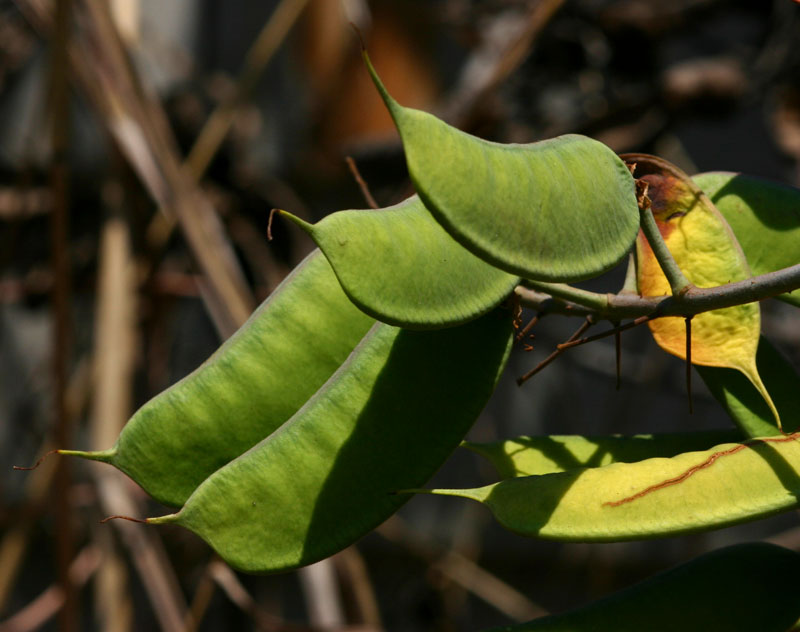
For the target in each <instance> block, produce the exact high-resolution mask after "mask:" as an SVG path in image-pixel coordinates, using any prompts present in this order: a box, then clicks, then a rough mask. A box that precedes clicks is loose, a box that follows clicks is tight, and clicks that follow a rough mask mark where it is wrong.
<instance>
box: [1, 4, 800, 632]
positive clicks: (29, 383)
mask: <svg viewBox="0 0 800 632" xmlns="http://www.w3.org/2000/svg"><path fill="white" fill-rule="evenodd" d="M350 23H352V24H355V25H357V26H358V28H359V29H360V31H361V33H362V34H363V37H364V40H365V42H366V44H367V46H368V48H369V52H370V54H371V56H372V59H373V62H374V64H375V66H376V67H377V69H378V71H379V73H380V74H381V76H382V78H383V79H384V81H385V83H386V84H387V86H388V88H389V90H390V92H392V94H393V95H394V96H395V97H396V98H397V99H398V101H400V102H401V103H403V104H404V105H409V106H414V107H418V108H423V109H426V110H429V111H432V112H434V113H436V114H437V115H439V116H440V117H442V118H444V119H445V120H447V121H448V122H450V123H452V124H454V125H457V126H459V127H460V128H462V129H464V130H466V131H469V132H470V133H473V134H477V135H479V136H482V137H484V138H488V139H492V140H496V141H502V142H531V141H535V140H539V139H542V138H548V137H552V136H556V135H559V134H563V133H572V132H575V133H582V134H586V135H589V136H593V137H594V138H597V139H599V140H601V141H603V142H604V143H606V144H608V145H609V146H611V147H612V148H613V149H614V150H615V151H617V152H630V151H637V152H649V153H654V154H658V155H660V156H663V157H665V158H667V159H669V160H671V161H673V162H675V163H676V164H678V165H679V166H680V167H682V168H683V169H684V170H686V171H687V172H689V173H695V172H698V171H707V170H730V171H742V172H746V173H749V174H754V175H759V176H764V177H767V178H770V179H773V180H777V181H781V182H784V183H789V184H793V185H795V186H796V185H798V184H800V182H798V180H799V179H800V47H798V45H797V43H798V42H800V4H798V3H796V2H793V1H792V0H774V1H769V0H749V1H748V0H738V1H735V0H673V1H672V2H653V1H651V0H483V1H477V0H476V1H472V2H470V1H469V0H435V1H434V0H427V1H423V0H402V1H401V0H373V1H371V2H370V1H368V0H280V1H276V0H260V1H256V0H228V1H226V2H214V1H213V0H171V1H170V2H159V1H157V0H16V1H15V2H9V1H8V0H3V1H0V471H2V472H3V475H2V476H1V477H0V630H2V631H3V632H10V631H12V630H14V631H22V630H39V629H41V630H64V631H73V630H120V631H126V630H165V631H166V630H270V631H271V630H319V629H326V630H338V629H361V630H381V629H385V630H398V631H401V630H402V631H405V630H408V631H416V630H442V631H450V630H477V629H482V628H485V627H488V626H491V625H500V624H508V623H513V622H515V621H524V620H528V619H532V618H534V617H537V616H540V615H542V614H544V613H547V612H559V611H563V610H565V609H569V608H573V607H576V606H578V605H580V604H582V603H585V602H586V601H587V600H590V599H593V598H596V597H599V596H602V595H605V594H608V593H609V592H611V591H614V590H617V589H619V588H621V587H624V586H626V585H629V584H631V583H633V582H635V581H638V580H640V579H642V578H644V577H646V576H648V575H650V574H653V573H654V572H657V571H659V570H663V569H665V568H668V567H669V566H672V565H674V564H676V563H679V562H682V561H685V560H688V559H690V558H692V557H694V556H696V555H698V554H700V553H702V552H704V551H706V550H710V549H714V548H717V547H719V546H722V545H724V544H729V543H733V542H739V541H745V540H753V539H756V540H758V539H769V540H771V541H774V542H779V543H781V544H783V545H785V546H789V547H792V548H795V549H798V550H800V534H799V533H798V528H799V527H798V520H797V518H796V516H795V515H794V514H790V515H784V516H780V517H777V518H774V519H770V520H765V521H761V522H759V523H756V524H753V525H745V526H740V527H736V528H731V529H725V530H721V531H717V532H714V533H709V534H702V535H696V536H690V537H681V538H674V539H667V540H661V541H658V542H656V543H627V544H605V545H597V544H593V545H583V544H559V543H547V542H537V541H532V540H526V539H523V538H521V537H519V536H516V535H514V534H511V533H507V532H505V531H503V530H501V529H500V528H499V527H497V526H496V525H495V524H493V523H492V521H491V519H490V517H489V515H488V513H487V512H486V511H485V510H483V509H482V508H481V507H479V506H478V505H473V504H469V503H465V502H463V501H459V500H456V499H447V498H444V499H442V498H433V497H420V498H415V499H413V500H412V501H411V502H410V503H409V504H408V505H407V506H406V507H405V508H404V509H403V510H402V511H401V512H400V513H399V514H398V515H397V516H396V517H394V518H392V519H390V520H389V521H388V522H387V523H386V524H384V525H383V526H382V527H381V528H380V529H378V530H377V531H376V532H375V533H372V534H370V535H369V536H367V537H365V538H364V539H363V540H362V541H361V542H359V543H358V544H357V545H356V546H354V547H351V548H350V549H348V550H346V551H344V552H342V553H341V554H339V555H337V556H336V557H334V558H332V559H331V560H328V561H326V562H325V563H321V564H318V565H315V566H313V567H311V568H309V569H306V570H303V571H300V572H295V573H289V574H286V575H280V576H270V577H250V576H244V575H241V574H238V573H235V572H233V571H232V570H231V569H230V568H228V567H227V566H226V565H225V564H223V563H222V562H220V561H219V560H218V559H216V558H215V557H214V555H213V554H212V552H211V550H210V549H209V547H208V546H206V545H205V544H204V543H203V542H202V541H201V540H199V539H198V538H196V537H194V536H193V535H192V534H190V533H188V532H186V531H183V530H181V529H179V528H166V527H164V528H152V527H150V528H148V527H144V526H143V525H136V524H132V523H128V522H123V521H114V522H112V523H108V524H99V520H100V519H101V518H103V517H104V516H108V515H110V514H128V515H133V516H140V517H144V516H148V515H158V514H160V513H163V512H164V511H165V508H163V507H161V506H159V505H157V504H156V503H154V502H153V501H151V500H149V499H148V497H147V496H146V495H145V494H144V493H143V492H142V491H141V490H140V489H139V488H138V487H137V486H136V485H135V484H133V483H131V482H130V481H128V480H127V479H126V478H125V477H124V476H122V475H120V474H117V473H116V472H115V471H114V470H113V469H112V468H110V467H108V466H102V465H97V467H93V465H95V464H89V463H83V462H80V463H79V462H74V461H73V462H70V461H68V460H67V459H60V460H59V459H58V458H52V459H50V460H48V461H45V462H44V464H43V465H42V466H41V467H40V468H38V469H37V470H35V471H33V472H13V471H12V470H11V466H12V465H15V464H16V465H29V464H31V463H33V462H35V461H36V460H37V458H38V457H39V456H41V455H42V454H43V453H45V452H46V451H47V450H49V449H51V448H53V447H56V446H58V447H76V448H82V449H91V448H106V447H109V446H111V445H112V444H113V442H114V440H115V438H116V436H117V435H118V434H119V431H120V428H121V427H122V425H123V424H124V423H125V420H126V419H127V418H128V417H129V416H130V414H131V413H132V412H133V411H134V410H135V409H136V408H137V407H138V406H139V405H141V404H142V403H143V402H145V401H146V400H147V399H149V398H150V397H152V396H153V395H155V394H157V393H158V392H160V391H161V390H163V389H164V388H166V387H167V386H169V385H170V384H172V383H173V382H175V381H176V380H178V379H180V378H181V377H182V376H184V375H186V374H187V373H188V372H190V371H191V370H192V369H194V368H195V367H196V366H197V365H199V364H200V363H201V362H202V361H203V360H204V359H205V358H206V357H207V356H208V355H209V354H210V353H211V352H212V351H213V350H214V349H215V348H216V347H217V346H218V345H219V343H220V342H221V341H222V340H224V339H225V338H227V337H228V336H229V335H230V334H231V333H232V332H233V331H235V329H236V328H237V327H238V326H239V325H240V324H241V323H242V322H243V321H244V320H245V319H246V317H247V315H248V314H249V313H250V311H251V310H252V309H253V308H254V307H255V305H257V304H258V303H259V302H260V301H262V300H263V299H264V298H265V297H266V296H267V295H268V294H269V293H270V291H271V290H272V289H273V288H274V287H275V286H276V285H277V284H278V283H279V282H280V280H281V279H282V278H283V276H284V275H285V274H286V273H287V272H288V271H289V270H290V269H291V268H292V267H293V266H294V265H295V264H296V263H298V262H299V261H300V260H301V259H302V258H303V257H304V256H305V255H306V254H307V253H308V252H309V251H310V250H311V249H312V244H311V242H310V241H309V240H308V239H307V238H306V237H304V236H303V235H302V234H301V233H299V232H298V231H297V230H294V229H293V227H292V226H289V225H287V224H286V223H284V222H280V221H277V222H276V223H275V225H274V226H273V227H272V232H273V234H274V239H273V240H272V241H271V242H268V240H267V224H268V217H269V211H270V209H272V208H273V207H280V208H285V209H287V210H290V211H291V212H293V213H295V214H297V215H299V216H301V217H304V218H306V219H309V220H314V221H315V220H317V219H319V218H321V217H323V216H324V215H325V214H327V213H330V212H333V211H336V210H340V209H345V208H364V207H367V206H368V203H367V201H365V199H364V196H363V195H362V191H361V189H360V187H359V184H358V182H357V178H356V177H355V176H354V173H353V169H352V167H351V166H349V165H348V162H347V160H346V159H347V158H348V157H349V158H350V159H351V160H352V163H353V164H354V165H357V168H358V171H359V172H360V176H361V177H362V178H363V180H364V181H365V182H366V184H367V185H368V186H369V189H370V191H371V194H372V195H373V196H374V198H375V200H376V201H377V204H378V205H380V206H387V205H390V204H393V203H396V202H398V201H400V200H402V199H404V198H405V197H407V196H408V195H410V193H411V192H412V189H411V186H410V183H409V181H408V178H407V174H406V172H405V166H404V160H403V153H402V148H401V146H400V144H399V140H398V137H397V135H396V134H395V132H394V129H393V127H392V124H391V121H390V119H389V117H388V115H387V114H386V112H385V110H384V108H383V106H382V104H381V102H380V101H379V99H378V96H377V94H376V92H375V90H374V89H373V87H372V85H371V83H370V81H369V79H368V76H367V74H366V72H365V70H364V68H363V65H362V63H361V60H360V55H359V45H358V41H357V38H356V36H355V34H354V33H353V30H352V28H351V27H350ZM621 282H622V271H621V270H615V271H613V272H612V273H610V274H608V275H606V276H605V277H604V278H602V279H598V280H595V281H593V282H592V284H590V286H589V287H592V288H593V289H598V290H601V291H616V290H617V289H618V288H619V287H620V286H621ZM789 309H790V308H788V307H786V306H784V305H781V304H778V305H775V304H773V302H772V301H768V302H765V303H764V331H765V332H766V333H767V334H768V336H769V337H770V338H771V339H772V340H773V341H774V342H775V343H776V344H777V345H778V346H779V347H780V348H781V349H782V350H783V351H784V352H785V353H786V354H787V356H788V357H789V358H791V359H792V360H793V362H794V363H795V365H796V366H800V332H799V331H798V328H797V320H796V316H794V319H792V314H791V312H790V311H789ZM577 325H578V323H577V322H573V321H570V320H568V319H567V318H560V317H555V316H554V317H551V318H548V319H545V320H543V321H542V322H541V323H539V324H538V325H537V326H536V328H535V329H534V333H535V334H536V338H535V340H534V349H533V351H530V352H524V351H523V350H522V349H520V350H518V351H517V352H516V353H515V355H514V356H513V358H512V362H511V364H510V366H509V369H508V371H507V376H506V378H505V379H504V380H503V382H502V383H501V384H500V386H499V387H498V390H497V392H496V394H495V396H494V398H493V399H492V401H491V402H490V405H489V406H488V407H487V409H486V411H485V413H484V414H483V416H482V417H481V419H480V420H479V421H478V423H477V424H476V425H475V427H474V428H473V430H472V432H471V434H470V438H472V439H476V440H489V439H493V438H499V437H507V436H512V435H517V434H542V433H559V434H567V433H581V434H609V433H644V432H653V431H679V430H689V429H696V428H704V429H708V428H724V427H728V426H729V425H730V421H729V420H727V418H726V417H725V414H724V413H723V411H722V409H721V408H720V407H719V406H718V405H717V404H716V403H715V402H714V401H713V400H712V399H711V398H710V397H709V396H708V395H707V393H706V392H705V391H704V390H703V387H702V384H701V383H700V380H695V386H696V390H697V392H696V393H695V401H694V408H695V412H694V414H693V415H691V416H690V415H689V414H688V405H687V402H686V395H685V387H684V382H683V381H684V378H683V366H682V364H681V362H679V361H678V360H676V359H675V358H672V357H669V356H666V355H665V354H663V353H662V352H661V351H660V350H658V349H657V348H656V346H655V344H654V343H653V342H652V340H651V339H650V338H649V336H648V334H647V332H646V331H641V330H633V331H631V332H630V333H626V334H625V335H624V337H623V350H624V353H623V359H622V376H621V378H622V379H621V387H620V389H619V390H615V377H614V373H615V370H614V350H613V342H608V343H606V342H605V341H601V342H598V343H596V344H593V345H587V346H584V347H581V348H579V349H576V350H574V351H571V352H570V353H569V354H565V355H564V356H563V357H562V358H561V359H560V360H559V361H558V362H556V363H554V364H553V365H551V366H550V367H548V368H547V369H546V370H545V371H543V372H542V373H540V374H539V375H537V376H536V377H535V378H534V379H533V380H531V381H530V382H529V383H527V384H525V385H524V386H523V387H522V388H518V387H517V386H516V384H515V383H514V378H515V377H517V376H518V375H521V374H522V373H524V372H525V371H526V370H527V369H529V368H530V367H532V366H533V365H534V364H536V363H537V362H538V361H539V360H541V359H542V358H544V357H545V356H546V355H547V354H548V353H549V352H550V351H551V350H552V349H553V348H554V345H555V344H556V343H558V342H560V341H562V340H564V339H565V338H567V337H568V336H569V335H570V334H571V333H572V331H573V330H574V329H575V327H577ZM495 479H496V475H495V474H494V473H493V472H492V471H491V469H490V468H489V467H488V466H486V465H485V464H483V463H482V462H480V461H479V460H478V458H477V457H476V456H474V455H472V454H469V453H466V452H463V451H457V452H456V453H455V454H454V455H453V457H452V458H451V459H450V461H449V462H448V463H447V464H446V465H445V466H444V467H443V468H442V470H441V471H440V472H439V473H438V474H437V476H436V478H435V479H434V481H433V484H437V485H439V486H453V487H466V486H475V485H481V484H486V483H489V482H491V481H493V480H495Z"/></svg>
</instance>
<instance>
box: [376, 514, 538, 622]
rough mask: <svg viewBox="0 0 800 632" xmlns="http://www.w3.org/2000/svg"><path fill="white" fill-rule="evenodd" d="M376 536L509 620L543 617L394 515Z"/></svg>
mask: <svg viewBox="0 0 800 632" xmlns="http://www.w3.org/2000/svg"><path fill="white" fill-rule="evenodd" d="M377 533H378V534H380V535H381V536H383V537H384V538H386V539H387V540H389V541H391V542H395V543H398V544H401V545H403V546H404V547H405V548H406V549H408V550H409V551H411V553H413V554H414V555H417V556H419V557H421V558H423V559H425V560H427V561H428V562H430V563H431V564H432V565H435V567H436V569H437V570H438V571H439V572H440V573H442V574H443V575H445V576H446V577H447V578H448V579H449V580H450V581H452V582H453V583H455V584H457V585H459V586H461V587H462V588H464V589H465V590H468V591H469V592H471V593H472V594H473V595H475V596H476V597H478V598H479V599H482V600H483V601H485V602H486V603H488V604H489V605H490V606H492V607H493V608H496V609H497V610H498V611H499V612H502V613H503V614H505V615H506V616H507V617H509V618H511V619H513V620H516V621H528V620H530V619H535V618H536V617H541V616H543V615H546V614H547V611H546V610H544V608H542V607H541V606H539V605H538V604H536V603H534V602H532V601H531V600H530V599H528V598H527V597H526V596H525V595H523V594H522V593H520V592H519V591H518V590H517V589H516V588H514V587H513V586H510V585H509V584H507V583H506V582H504V581H503V580H501V579H500V578H499V577H497V576H496V575H493V574H492V573H490V572H489V571H487V570H486V569H485V568H483V567H481V566H479V565H478V564H476V563H475V562H473V561H472V560H470V559H469V558H468V557H465V556H463V555H461V554H459V553H456V552H455V551H451V550H446V549H445V548H444V547H442V546H441V545H438V544H437V543H435V542H433V541H432V540H430V539H429V538H425V537H423V536H422V535H420V534H418V533H416V532H415V531H412V530H411V529H410V528H409V527H408V526H406V524H405V522H404V521H403V520H402V518H400V517H399V516H397V515H394V516H392V517H391V518H390V519H389V520H387V521H386V522H384V523H383V524H382V525H381V526H380V527H378V529H377Z"/></svg>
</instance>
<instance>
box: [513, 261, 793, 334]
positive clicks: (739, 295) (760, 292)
mask: <svg viewBox="0 0 800 632" xmlns="http://www.w3.org/2000/svg"><path fill="white" fill-rule="evenodd" d="M525 285H530V286H532V287H535V288H536V289H537V290H538V291H531V290H530V289H528V288H526V287H522V286H520V287H517V289H516V293H517V295H518V296H519V297H520V301H521V304H522V305H523V306H524V307H530V308H533V309H537V310H540V311H541V310H542V308H543V305H544V304H548V309H547V311H550V312H558V313H561V314H575V315H578V316H586V315H587V311H588V312H590V313H593V314H594V315H595V316H596V317H597V318H602V319H606V320H622V319H625V318H637V317H639V316H652V317H654V318H660V317H662V316H682V317H684V318H686V317H689V316H694V315H696V314H701V313H702V312H708V311H711V310H715V309H722V308H725V307H733V306H734V305H743V304H745V303H753V302H755V301H762V300H764V299H766V298H771V297H773V296H777V295H778V294H783V293H785V292H791V291H792V290H796V289H798V288H800V264H796V265H793V266H791V267H789V268H783V269H782V270H776V271H774V272H768V273H767V274H761V275H759V276H755V277H752V278H749V279H745V280H744V281H737V282H735V283H728V284H726V285H719V286H716V287H710V288H698V287H695V286H693V285H692V286H690V287H689V288H688V289H686V290H685V291H684V292H683V293H681V294H676V295H673V296H667V297H660V296H652V297H645V296H639V295H638V294H631V293H627V292H620V293H619V294H609V295H605V294H596V293H594V292H587V291H586V290H580V289H577V288H570V287H569V286H565V285H563V284H560V283H559V284H551V283H538V282H531V281H525ZM565 288H569V291H567V290H566V289H565ZM549 290H552V293H550V292H549ZM543 293H547V294H543ZM553 297H556V298H553ZM600 299H602V300H600ZM603 305H605V306H603Z"/></svg>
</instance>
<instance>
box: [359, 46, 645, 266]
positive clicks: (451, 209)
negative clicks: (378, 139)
mask: <svg viewBox="0 0 800 632" xmlns="http://www.w3.org/2000/svg"><path fill="white" fill-rule="evenodd" d="M365 59H366V58H365ZM366 61H367V65H368V67H369V69H370V72H371V73H372V77H373V80H374V81H375V85H376V86H377V87H378V90H379V91H380V93H381V96H382V97H383V100H384V101H385V103H386V106H387V107H388V108H389V112H390V113H391V115H392V117H393V118H394V121H395V124H396V125H397V129H398V131H399V132H400V137H401V138H402V140H403V146H404V148H405V151H406V162H407V163H408V172H409V175H410V176H411V180H412V181H413V182H414V187H415V188H416V190H417V193H418V194H419V196H420V197H421V198H422V200H423V202H424V203H425V206H427V207H428V210H430V212H431V213H433V215H434V216H435V217H436V219H437V220H439V222H441V224H442V226H444V227H445V228H446V229H447V230H448V232H450V234H451V235H452V236H453V237H454V238H455V239H456V240H457V241H459V242H460V243H461V244H462V245H463V246H464V247H466V248H468V249H469V250H471V251H472V252H474V253H475V254H476V255H478V256H479V257H483V258H484V259H486V260H487V261H489V262H490V263H492V264H494V265H496V266H497V267H498V268H500V269H502V270H506V271H508V272H512V273H514V274H519V275H520V276H523V277H529V278H533V279H538V280H541V281H576V280H578V279H585V278H589V277H592V276H596V275H597V274H599V273H601V272H604V271H606V270H608V269H609V268H611V267H612V266H614V265H615V264H617V263H619V262H620V261H621V260H622V258H623V257H625V255H626V254H627V253H628V251H629V250H630V248H631V245H632V244H633V240H634V239H635V238H636V233H637V232H638V228H639V210H638V207H637V205H636V198H635V196H634V184H633V178H632V177H631V174H630V171H629V170H628V168H627V167H626V166H625V163H623V162H622V160H620V159H619V158H618V157H617V156H616V155H615V154H614V152H612V151H611V150H610V149H609V148H608V147H606V146H605V145H603V144H602V143H599V142H597V141H595V140H592V139H591V138H586V137H585V136H577V135H568V136H561V137H559V138H554V139H552V140H547V141H542V142H540V143H533V144H531V145H500V144H498V143H490V142H487V141H484V140H481V139H479V138H476V137H474V136H470V135H468V134H465V133H463V132H461V131H459V130H457V129H455V128H453V127H450V126H449V125H446V124H445V123H443V122H442V121H440V120H439V119H437V118H436V117H434V116H431V115H430V114H427V113H425V112H420V111H419V110H412V109H410V108H404V107H402V106H400V105H399V104H398V103H397V102H396V101H395V100H394V99H392V97H391V96H389V94H388V92H386V89H385V88H384V87H383V85H382V84H381V82H380V79H379V78H378V76H377V74H375V71H374V70H373V69H372V66H371V64H370V63H369V60H368V59H367V60H366Z"/></svg>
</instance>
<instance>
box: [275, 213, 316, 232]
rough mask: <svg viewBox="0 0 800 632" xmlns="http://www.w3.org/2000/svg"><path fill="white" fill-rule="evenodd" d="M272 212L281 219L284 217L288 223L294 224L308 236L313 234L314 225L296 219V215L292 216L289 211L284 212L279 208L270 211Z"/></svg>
mask: <svg viewBox="0 0 800 632" xmlns="http://www.w3.org/2000/svg"><path fill="white" fill-rule="evenodd" d="M272 211H273V214H274V213H278V215H280V216H281V217H285V218H286V219H288V220H289V221H290V222H293V223H294V224H297V225H298V226H299V227H300V228H302V229H303V230H304V231H305V232H307V233H308V234H309V235H310V234H312V233H313V232H314V224H311V223H309V222H307V221H306V220H304V219H301V218H299V217H297V215H292V214H291V213H290V212H289V211H284V210H283V209H279V208H276V209H272Z"/></svg>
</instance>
